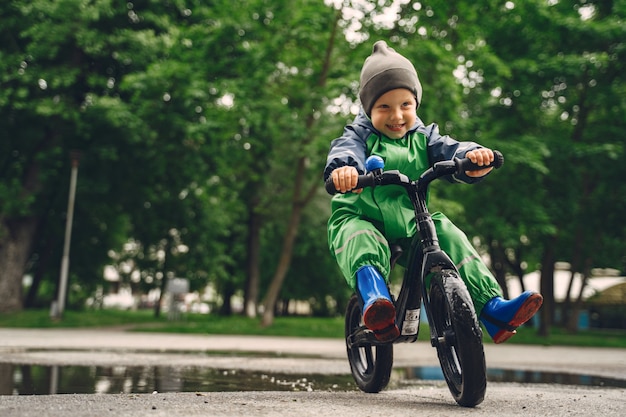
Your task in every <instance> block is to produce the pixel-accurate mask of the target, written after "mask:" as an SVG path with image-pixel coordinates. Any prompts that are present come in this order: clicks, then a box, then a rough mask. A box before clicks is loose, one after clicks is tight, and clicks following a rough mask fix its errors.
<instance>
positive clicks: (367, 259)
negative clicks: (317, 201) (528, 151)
mask: <svg viewBox="0 0 626 417" xmlns="http://www.w3.org/2000/svg"><path fill="white" fill-rule="evenodd" d="M478 148H481V146H480V145H479V144H477V143H474V142H459V141H456V140H454V139H452V138H450V137H449V136H445V135H441V134H440V133H439V129H438V127H437V125H436V124H431V125H428V126H425V125H424V123H423V122H422V121H421V120H420V119H419V118H418V119H417V121H416V123H415V125H414V126H413V127H412V128H411V129H410V130H409V132H407V134H406V135H405V136H404V137H403V138H401V139H390V138H387V137H386V136H384V135H382V134H381V133H380V132H378V131H377V130H376V129H375V128H374V126H373V125H372V122H371V120H370V119H369V118H368V117H367V116H366V115H365V113H364V112H363V111H361V112H360V113H359V114H358V115H357V117H356V118H355V119H354V121H353V123H352V124H350V125H348V126H346V128H345V129H344V132H343V135H342V136H341V137H339V138H337V139H335V140H334V141H333V142H332V143H331V146H330V151H329V153H328V158H327V162H326V168H325V169H324V180H326V179H327V178H328V177H329V176H330V173H331V172H332V171H333V170H334V169H335V168H338V167H341V166H345V165H349V166H354V167H356V169H357V171H358V172H359V173H360V174H363V173H365V160H366V158H367V157H368V156H370V155H378V156H380V157H382V158H383V160H384V162H385V170H395V169H397V170H399V171H400V172H401V173H403V174H405V175H407V176H408V177H409V178H411V179H417V178H418V177H419V176H420V175H421V174H422V173H423V172H424V171H425V170H427V169H428V168H429V167H431V166H432V165H433V164H434V163H436V162H439V161H443V160H450V159H452V158H454V157H457V158H463V157H464V156H465V154H466V153H467V152H469V151H470V150H473V149H478ZM482 178H484V177H481V178H473V177H469V176H467V175H466V174H465V173H462V174H460V175H459V176H449V177H447V178H446V179H447V180H448V181H450V182H462V183H468V184H471V183H476V182H478V181H480V180H481V179H482ZM433 221H434V222H435V227H436V229H437V234H438V236H439V243H440V245H441V247H442V249H443V250H444V251H446V252H447V253H448V255H450V256H451V258H452V260H453V261H454V262H455V264H456V265H457V267H458V268H460V272H461V275H462V278H463V280H464V282H465V283H466V285H467V286H468V289H469V291H470V294H471V295H472V299H473V300H474V302H475V305H476V307H477V311H481V308H482V305H483V304H484V302H486V301H487V300H489V299H490V298H491V297H493V296H495V295H499V293H500V289H499V287H498V284H497V282H496V281H495V279H494V278H493V275H492V274H491V273H490V271H489V269H488V268H487V267H486V265H484V263H483V262H482V261H481V260H480V257H479V256H478V254H477V253H476V250H475V249H474V248H473V246H472V245H471V243H470V242H469V241H468V239H467V237H466V236H465V234H464V233H463V232H462V231H461V230H459V229H458V228H457V227H456V226H454V225H453V224H452V222H450V220H448V219H447V218H446V217H445V216H444V215H443V214H441V213H434V214H433ZM415 233H416V225H415V214H414V212H413V206H412V204H411V202H410V200H409V197H408V195H407V194H406V192H405V191H404V189H403V188H401V187H400V186H387V187H374V188H365V189H364V190H363V192H362V193H360V194H357V193H348V194H337V195H335V196H334V197H333V199H332V213H331V216H330V219H329V220H328V241H329V246H330V250H331V252H332V254H333V256H334V257H335V259H336V260H337V263H338V265H339V267H340V269H341V270H342V272H343V275H344V277H345V279H346V281H347V283H348V285H349V286H351V287H352V288H353V289H354V287H355V274H356V271H357V270H358V269H359V268H360V267H361V266H363V265H373V266H375V267H377V268H378V270H379V271H380V272H381V273H382V274H383V276H384V277H386V278H388V276H389V272H390V271H389V255H390V254H389V244H390V243H397V244H400V245H401V246H403V247H404V248H405V249H407V247H406V246H407V244H408V243H409V242H410V238H411V237H413V235H414V234H415Z"/></svg>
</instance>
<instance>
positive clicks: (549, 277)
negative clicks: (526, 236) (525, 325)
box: [539, 239, 555, 337]
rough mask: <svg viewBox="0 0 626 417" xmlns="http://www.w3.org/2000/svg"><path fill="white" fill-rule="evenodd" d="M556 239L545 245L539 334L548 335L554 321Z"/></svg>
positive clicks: (542, 261) (542, 264)
mask: <svg viewBox="0 0 626 417" xmlns="http://www.w3.org/2000/svg"><path fill="white" fill-rule="evenodd" d="M554 241H555V239H551V240H550V241H548V242H547V244H546V245H545V246H544V253H543V256H542V259H541V284H540V286H541V295H542V296H543V307H542V309H541V310H540V318H541V323H539V335H540V336H543V337H547V336H549V335H550V328H551V327H552V323H553V321H554V304H555V302H554V249H553V248H554Z"/></svg>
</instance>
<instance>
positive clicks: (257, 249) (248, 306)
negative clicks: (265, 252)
mask: <svg viewBox="0 0 626 417" xmlns="http://www.w3.org/2000/svg"><path fill="white" fill-rule="evenodd" d="M255 208H256V204H251V206H250V208H249V213H248V242H247V246H248V259H247V268H246V269H247V272H248V273H247V274H246V288H245V292H244V314H245V315H246V316H247V317H250V318H254V317H256V315H257V304H258V302H259V282H260V271H259V260H260V253H261V216H260V215H259V214H258V213H257V212H256V210H255Z"/></svg>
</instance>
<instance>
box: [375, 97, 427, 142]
mask: <svg viewBox="0 0 626 417" xmlns="http://www.w3.org/2000/svg"><path fill="white" fill-rule="evenodd" d="M416 111H417V101H416V100H415V96H414V95H413V93H411V92H410V91H409V90H407V89H405V88H396V89H395V90H390V91H387V92H386V93H385V94H383V95H382V96H380V97H379V98H378V100H376V102H375V103H374V106H373V107H372V115H371V119H372V124H373V125H374V127H375V128H376V130H378V131H379V132H380V133H382V134H384V135H385V136H387V137H388V138H390V139H400V138H402V137H404V135H405V134H406V132H408V130H409V129H410V128H411V127H412V126H413V125H414V124H415V121H416V120H417V115H416Z"/></svg>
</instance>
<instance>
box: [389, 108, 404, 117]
mask: <svg viewBox="0 0 626 417" xmlns="http://www.w3.org/2000/svg"><path fill="white" fill-rule="evenodd" d="M391 118H392V119H393V120H399V119H402V109H399V108H398V109H393V110H392V112H391Z"/></svg>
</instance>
